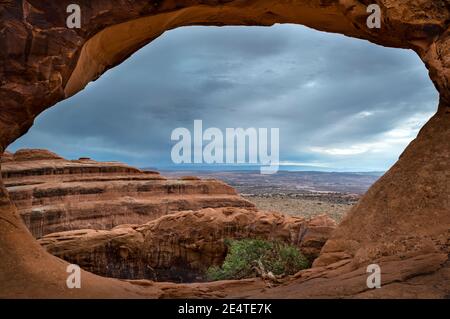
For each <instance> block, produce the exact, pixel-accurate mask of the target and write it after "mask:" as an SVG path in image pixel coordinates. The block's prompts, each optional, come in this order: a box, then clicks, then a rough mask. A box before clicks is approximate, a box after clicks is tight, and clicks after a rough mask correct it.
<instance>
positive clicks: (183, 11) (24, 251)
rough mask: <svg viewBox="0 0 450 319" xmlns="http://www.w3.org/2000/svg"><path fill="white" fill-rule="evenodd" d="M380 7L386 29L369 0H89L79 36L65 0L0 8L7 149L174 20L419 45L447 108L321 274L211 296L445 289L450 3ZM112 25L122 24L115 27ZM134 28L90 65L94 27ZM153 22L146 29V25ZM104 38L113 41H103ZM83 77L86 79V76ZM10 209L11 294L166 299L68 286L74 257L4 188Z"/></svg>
mask: <svg viewBox="0 0 450 319" xmlns="http://www.w3.org/2000/svg"><path fill="white" fill-rule="evenodd" d="M375 2H376V3H378V4H379V5H380V6H381V8H382V9H383V13H384V14H385V16H384V18H383V23H384V25H385V29H383V32H376V31H373V30H372V31H370V30H367V29H366V28H365V26H364V25H365V17H366V11H365V8H366V5H365V4H364V3H362V2H360V1H330V2H328V1H327V2H323V1H311V2H309V1H300V2H296V3H294V4H293V3H278V2H277V3H274V2H271V1H258V2H245V3H241V2H240V1H230V2H224V3H216V2H213V3H208V4H198V3H196V1H192V2H190V3H189V4H186V5H184V6H183V7H182V8H180V7H179V5H178V6H177V5H176V4H174V3H172V2H171V1H167V2H162V3H160V4H159V5H158V6H156V8H155V7H150V6H149V5H148V2H147V1H135V2H133V3H127V4H125V3H121V4H119V5H117V6H115V7H110V6H105V4H104V3H100V2H99V3H98V4H97V5H94V6H93V5H91V6H87V5H86V6H85V8H86V11H85V14H86V16H85V18H84V19H85V20H84V21H85V23H86V24H85V26H84V28H82V29H81V30H78V31H77V30H67V29H64V26H63V24H64V14H63V12H64V8H63V7H62V6H61V3H58V4H56V3H54V4H43V3H39V2H37V1H27V2H26V3H24V4H22V3H21V4H19V3H18V2H11V3H7V4H6V5H3V6H2V7H0V14H1V15H2V16H3V17H5V19H2V20H1V21H2V26H4V28H2V29H1V30H2V31H1V32H2V37H1V38H0V39H1V40H0V41H1V45H2V46H3V47H5V48H6V50H5V51H3V53H2V55H1V56H0V58H1V59H2V60H4V61H8V63H7V64H3V65H4V66H2V68H1V69H0V72H1V73H2V75H4V76H2V87H1V90H0V97H1V101H2V114H1V115H2V116H1V118H0V119H1V121H0V131H1V136H0V138H1V145H2V148H3V149H5V148H6V147H7V146H8V145H9V144H10V143H11V142H12V141H14V140H15V139H17V138H18V137H19V136H21V135H22V134H23V133H24V132H26V131H27V130H28V128H29V127H30V126H31V125H32V123H33V120H34V118H35V117H36V116H37V114H39V113H40V112H42V111H43V110H44V109H46V108H48V107H49V106H51V105H53V104H55V103H56V102H57V101H59V100H62V99H63V98H64V97H66V96H69V95H71V94H73V93H75V92H77V91H78V90H80V89H81V88H83V87H84V85H85V84H86V83H87V82H88V81H89V80H91V79H93V78H95V77H96V76H98V75H99V74H100V73H102V72H103V71H105V69H107V68H110V67H112V66H114V65H116V64H118V63H120V62H122V61H123V60H124V59H125V58H126V57H128V56H129V54H131V53H132V52H134V51H135V50H136V49H137V48H139V47H141V46H142V45H144V44H145V43H147V42H149V41H150V40H151V39H152V38H153V37H154V35H155V34H160V33H161V32H162V31H164V30H166V29H171V28H174V27H176V26H181V25H192V24H206V25H217V24H218V25H225V24H246V25H270V24H272V23H274V22H282V23H286V22H292V23H299V24H304V25H308V26H311V27H314V28H317V29H320V30H324V31H332V32H338V33H343V34H346V35H349V36H353V37H359V38H364V39H368V40H370V41H372V42H375V43H378V44H382V45H387V46H393V47H402V48H412V49H414V50H415V51H416V52H417V53H418V54H419V56H420V57H421V58H422V60H423V61H424V62H425V64H426V66H427V68H428V69H429V71H430V76H431V79H432V80H433V83H434V84H435V86H436V88H437V89H438V91H439V93H440V106H439V110H438V112H437V114H436V115H435V116H433V118H432V119H431V120H430V121H429V122H428V123H427V124H426V125H425V126H424V128H423V129H422V130H421V132H420V133H419V135H418V138H417V139H416V140H415V141H414V142H413V143H411V144H410V146H409V147H408V148H407V150H405V152H404V153H403V154H402V156H401V158H400V160H399V161H398V162H397V163H396V164H395V165H394V166H393V167H392V168H391V170H390V171H389V172H388V173H387V174H385V175H384V176H383V177H382V178H381V179H380V180H379V181H378V182H377V183H376V184H375V185H374V186H373V187H372V188H371V189H370V190H369V192H368V193H367V194H366V195H365V196H364V198H363V199H362V200H361V201H360V202H359V203H358V205H357V206H356V207H355V208H354V209H353V210H352V211H351V212H350V214H349V216H348V218H346V220H345V221H344V222H343V223H342V224H341V225H340V226H339V228H338V229H337V230H336V232H335V233H334V235H333V237H332V238H331V239H330V240H328V241H327V243H326V245H325V247H324V248H323V249H322V252H321V255H320V256H319V258H318V260H316V262H315V264H314V267H313V270H312V271H311V272H307V273H303V274H300V275H299V277H297V279H295V280H293V281H292V282H291V283H290V284H288V285H284V286H283V287H278V288H274V289H270V290H269V291H263V290H262V289H261V286H258V285H259V283H258V282H251V283H249V282H245V283H241V284H238V286H239V287H240V288H241V289H240V291H239V292H237V291H236V290H233V288H232V287H220V286H214V285H212V286H209V289H210V291H209V294H210V295H214V289H216V290H218V289H220V290H221V292H222V295H223V296H227V295H228V296H230V295H232V296H237V295H240V294H245V293H246V292H248V291H249V290H250V291H252V293H253V295H258V294H259V295H266V296H268V295H271V294H272V295H273V296H276V295H279V294H280V293H281V294H283V296H285V297H307V296H328V295H329V291H330V287H334V289H333V291H334V292H335V296H366V297H376V296H383V295H384V296H403V297H405V296H409V297H411V296H412V297H423V296H439V297H444V296H447V295H448V292H449V287H448V284H445V283H448V282H449V280H448V278H449V262H448V250H449V245H448V238H449V235H448V225H449V224H450V220H449V216H450V215H449V214H448V207H449V197H450V196H449V194H448V190H449V189H450V187H449V180H450V179H449V178H448V174H447V172H448V171H449V168H448V163H449V161H448V157H449V149H448V146H449V145H448V143H445V141H447V140H449V137H450V136H449V134H450V130H449V121H450V112H449V100H450V98H449V93H448V92H449V90H448V78H449V61H448V56H449V50H450V49H449V48H450V45H449V39H450V37H449V31H448V21H449V16H448V15H449V10H448V3H447V2H446V1H433V2H431V1H420V2H411V1H408V2H406V1H405V2H400V3H397V4H395V5H392V4H391V3H390V2H389V1H384V0H378V1H375ZM146 17H148V18H146ZM137 18H138V19H144V20H146V21H145V23H143V24H139V23H140V22H141V20H136V19H137ZM159 19H160V20H159ZM147 20H148V21H150V20H152V21H156V23H155V24H152V23H153V22H152V23H148V21H147ZM129 23H132V24H129ZM133 23H138V24H133ZM114 25H117V26H119V29H111V28H114V27H113V26H114ZM133 25H134V27H135V29H133V28H132V29H131V30H133V31H134V30H138V31H137V33H138V34H140V35H141V36H142V37H130V42H129V43H128V44H127V45H125V47H119V48H117V47H116V48H114V46H112V48H111V47H110V46H106V47H103V46H100V47H98V50H93V51H87V53H89V52H95V54H94V55H93V56H91V57H94V56H95V58H92V60H94V61H96V63H95V64H94V65H93V66H92V65H90V64H89V63H86V62H87V61H88V60H89V59H86V58H85V57H86V55H83V51H86V50H85V49H83V48H86V47H88V43H89V41H90V40H89V39H94V38H95V34H102V37H105V38H107V37H108V36H111V35H112V33H109V31H111V30H115V32H116V33H117V34H121V31H123V30H126V29H127V28H130V27H131V26H133ZM143 29H146V31H147V32H141V30H143ZM99 31H100V32H99ZM102 32H103V33H102ZM131 33H133V32H131ZM90 43H91V44H93V43H95V42H90ZM97 44H102V45H103V44H105V43H104V42H102V41H97ZM102 52H104V54H103V55H104V58H98V57H97V54H98V53H100V56H101V55H102ZM87 56H89V54H88V55H87ZM80 57H82V58H80ZM5 65H7V67H5ZM80 70H81V71H80ZM83 74H88V76H87V77H86V78H84V77H83ZM3 109H4V110H6V111H5V112H3ZM1 205H2V206H1V216H0V217H1V221H0V222H1V224H0V225H1V226H0V239H1V242H2V246H1V249H2V252H5V254H4V258H2V263H1V264H0V267H1V270H2V271H1V272H0V273H1V276H2V277H0V282H1V295H2V296H24V295H26V296H46V297H49V296H67V297H71V296H72V297H76V296H84V297H89V296H104V297H106V296H116V297H117V296H142V295H147V296H161V295H165V296H168V293H167V289H165V291H166V292H165V293H163V292H162V290H161V289H160V287H161V286H158V285H156V286H152V287H148V286H147V287H146V286H145V285H139V284H138V285H136V284H134V285H133V284H130V283H124V282H119V281H115V280H106V279H103V278H99V277H97V276H93V275H91V274H89V273H83V274H84V276H85V285H84V288H83V289H81V290H77V291H74V290H68V289H67V288H65V287H64V283H65V278H66V274H65V263H62V262H61V261H60V260H57V259H55V258H52V257H51V256H50V255H48V254H46V253H45V252H44V251H43V250H42V249H41V248H39V246H38V245H37V244H36V243H35V242H34V241H33V240H32V237H31V236H30V235H29V234H28V233H27V231H26V230H25V228H24V226H23V224H22V223H21V221H20V220H19V218H18V216H17V212H16V209H15V207H14V206H13V205H12V204H11V201H10V199H9V197H8V195H7V193H6V190H5V188H4V187H2V197H1ZM374 261H375V262H377V263H379V264H380V265H381V266H382V268H384V269H385V270H386V271H387V272H388V273H389V274H390V276H389V279H388V280H387V281H386V282H385V287H384V289H382V290H377V291H367V288H366V287H365V285H364V283H363V282H359V281H358V279H357V278H358V276H359V274H361V273H363V272H364V270H365V266H366V264H367V263H372V262H374ZM13 269H14V271H13ZM399 270H400V271H399ZM349 274H350V275H349ZM351 274H353V276H352V275H351ZM325 278H326V279H325ZM321 279H324V280H321ZM442 282H443V283H444V284H442ZM410 283H414V285H411V284H410ZM439 283H441V284H439ZM406 286H407V287H408V288H407V289H405V287H406ZM235 287H236V286H234V288H235ZM255 287H256V288H255ZM170 289H172V290H170ZM189 289H192V287H183V286H177V287H170V288H169V291H171V292H170V293H169V295H171V296H182V295H185V293H186V291H189ZM246 289H247V290H246ZM255 289H256V291H259V292H256V291H255ZM24 291H25V293H24ZM188 293H189V292H188ZM205 295H208V292H207V293H205Z"/></svg>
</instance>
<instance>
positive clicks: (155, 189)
mask: <svg viewBox="0 0 450 319" xmlns="http://www.w3.org/2000/svg"><path fill="white" fill-rule="evenodd" d="M2 177H3V180H4V183H5V186H6V188H7V190H8V192H9V196H10V198H11V200H12V201H13V202H14V204H15V205H16V207H17V209H18V212H19V214H20V216H21V217H22V219H23V220H24V222H25V224H26V225H27V227H28V228H29V229H30V231H31V233H32V234H33V236H35V237H37V238H39V237H42V236H43V235H46V234H49V233H54V232H61V231H66V230H76V229H82V228H92V229H111V228H113V227H115V226H117V225H120V224H142V223H146V222H148V221H150V220H152V219H155V218H157V217H160V216H163V215H166V214H169V213H173V212H177V211H182V210H199V209H202V208H207V207H213V208H218V207H248V208H254V205H253V204H252V203H250V202H249V201H247V200H245V199H243V198H241V197H240V196H239V195H238V194H237V193H236V191H235V190H234V189H233V188H232V187H230V186H228V185H226V184H225V183H223V182H221V181H218V180H212V179H211V180H201V179H198V178H197V179H194V178H192V177H189V178H181V179H172V180H168V179H166V178H164V177H163V176H161V175H160V174H159V173H158V172H154V171H141V170H139V169H137V168H134V167H131V166H128V165H125V164H122V163H119V162H96V161H93V160H90V159H80V160H66V159H64V158H62V157H60V156H58V155H56V154H54V153H51V152H49V151H46V150H19V151H17V152H16V153H15V154H10V157H9V160H8V162H5V163H3V164H2Z"/></svg>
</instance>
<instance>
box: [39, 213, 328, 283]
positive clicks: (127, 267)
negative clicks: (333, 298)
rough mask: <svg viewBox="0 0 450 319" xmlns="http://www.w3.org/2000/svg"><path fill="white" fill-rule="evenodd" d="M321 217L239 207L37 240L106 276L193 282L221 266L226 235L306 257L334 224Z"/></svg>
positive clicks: (315, 250)
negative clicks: (274, 244)
mask: <svg viewBox="0 0 450 319" xmlns="http://www.w3.org/2000/svg"><path fill="white" fill-rule="evenodd" d="M335 226H336V225H335V223H334V221H333V220H332V219H330V218H329V217H326V216H320V217H316V218H315V219H313V220H311V221H307V220H305V219H303V218H298V217H289V216H284V215H281V214H276V213H264V212H258V211H256V210H249V209H243V208H231V207H229V208H207V209H202V210H198V211H186V212H180V213H175V214H170V215H166V216H163V217H161V218H158V219H156V220H153V221H151V222H148V223H146V224H144V225H122V226H118V227H115V228H114V229H112V230H108V231H106V230H103V231H101V230H92V229H85V230H76V231H69V232H62V233H54V234H49V235H47V236H44V237H43V238H41V239H40V240H39V243H40V244H41V245H43V246H44V247H45V248H46V249H47V251H49V252H50V253H52V254H53V255H55V256H58V257H60V258H63V259H64V260H67V261H69V262H71V263H74V264H77V265H79V266H80V267H82V268H83V269H85V270H89V271H91V272H93V273H95V274H99V275H102V276H107V277H114V278H124V279H151V280H158V281H178V282H193V281H202V280H205V271H206V270H207V268H208V267H210V266H213V265H221V264H222V262H223V261H224V259H225V256H226V253H227V247H226V245H225V243H224V241H225V240H226V239H243V238H261V239H269V240H277V241H283V242H286V243H289V244H292V245H296V246H298V247H299V249H300V250H301V251H302V252H303V253H304V254H305V255H306V256H307V257H309V258H310V259H311V260H313V259H314V258H315V257H317V256H318V255H319V253H320V249H321V248H322V246H323V244H324V243H325V241H326V240H327V239H328V237H329V236H330V234H331V232H332V231H333V230H334V228H335Z"/></svg>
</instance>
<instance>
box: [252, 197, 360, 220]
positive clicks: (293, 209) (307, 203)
mask: <svg viewBox="0 0 450 319" xmlns="http://www.w3.org/2000/svg"><path fill="white" fill-rule="evenodd" d="M244 197H245V198H246V199H248V200H249V201H251V202H253V203H255V205H256V206H257V207H258V209H260V210H266V211H278V212H281V213H284V214H289V215H294V216H304V217H307V218H310V217H312V216H315V215H320V214H327V215H329V216H330V217H331V218H333V219H334V220H335V221H336V222H338V223H339V222H340V221H341V220H342V218H343V217H344V215H345V214H346V213H347V212H348V211H349V210H350V208H351V207H352V206H353V205H354V204H355V203H356V200H355V199H342V200H336V199H332V200H329V199H327V198H320V197H318V198H307V199H305V198H299V197H295V196H288V195H275V196H266V195H252V196H244Z"/></svg>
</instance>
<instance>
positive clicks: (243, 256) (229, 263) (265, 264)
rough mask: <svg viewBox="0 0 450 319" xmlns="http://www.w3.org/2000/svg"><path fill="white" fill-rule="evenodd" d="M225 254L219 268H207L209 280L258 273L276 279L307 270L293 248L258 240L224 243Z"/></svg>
mask: <svg viewBox="0 0 450 319" xmlns="http://www.w3.org/2000/svg"><path fill="white" fill-rule="evenodd" d="M225 244H226V245H227V246H228V254H227V256H226V258H225V261H224V262H223V265H222V266H221V267H218V266H213V267H210V268H209V269H208V271H207V273H206V275H207V278H208V280H212V281H213V280H225V279H243V278H251V277H256V276H257V275H258V273H257V269H260V270H263V271H264V272H266V273H269V272H272V274H273V275H275V276H286V275H293V274H295V273H296V272H298V271H299V270H302V269H305V268H308V267H309V262H308V260H307V259H306V257H304V256H303V255H302V254H301V253H300V252H299V250H298V248H297V247H295V246H293V245H288V244H285V243H282V242H278V241H267V240H261V239H242V240H228V241H225Z"/></svg>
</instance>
